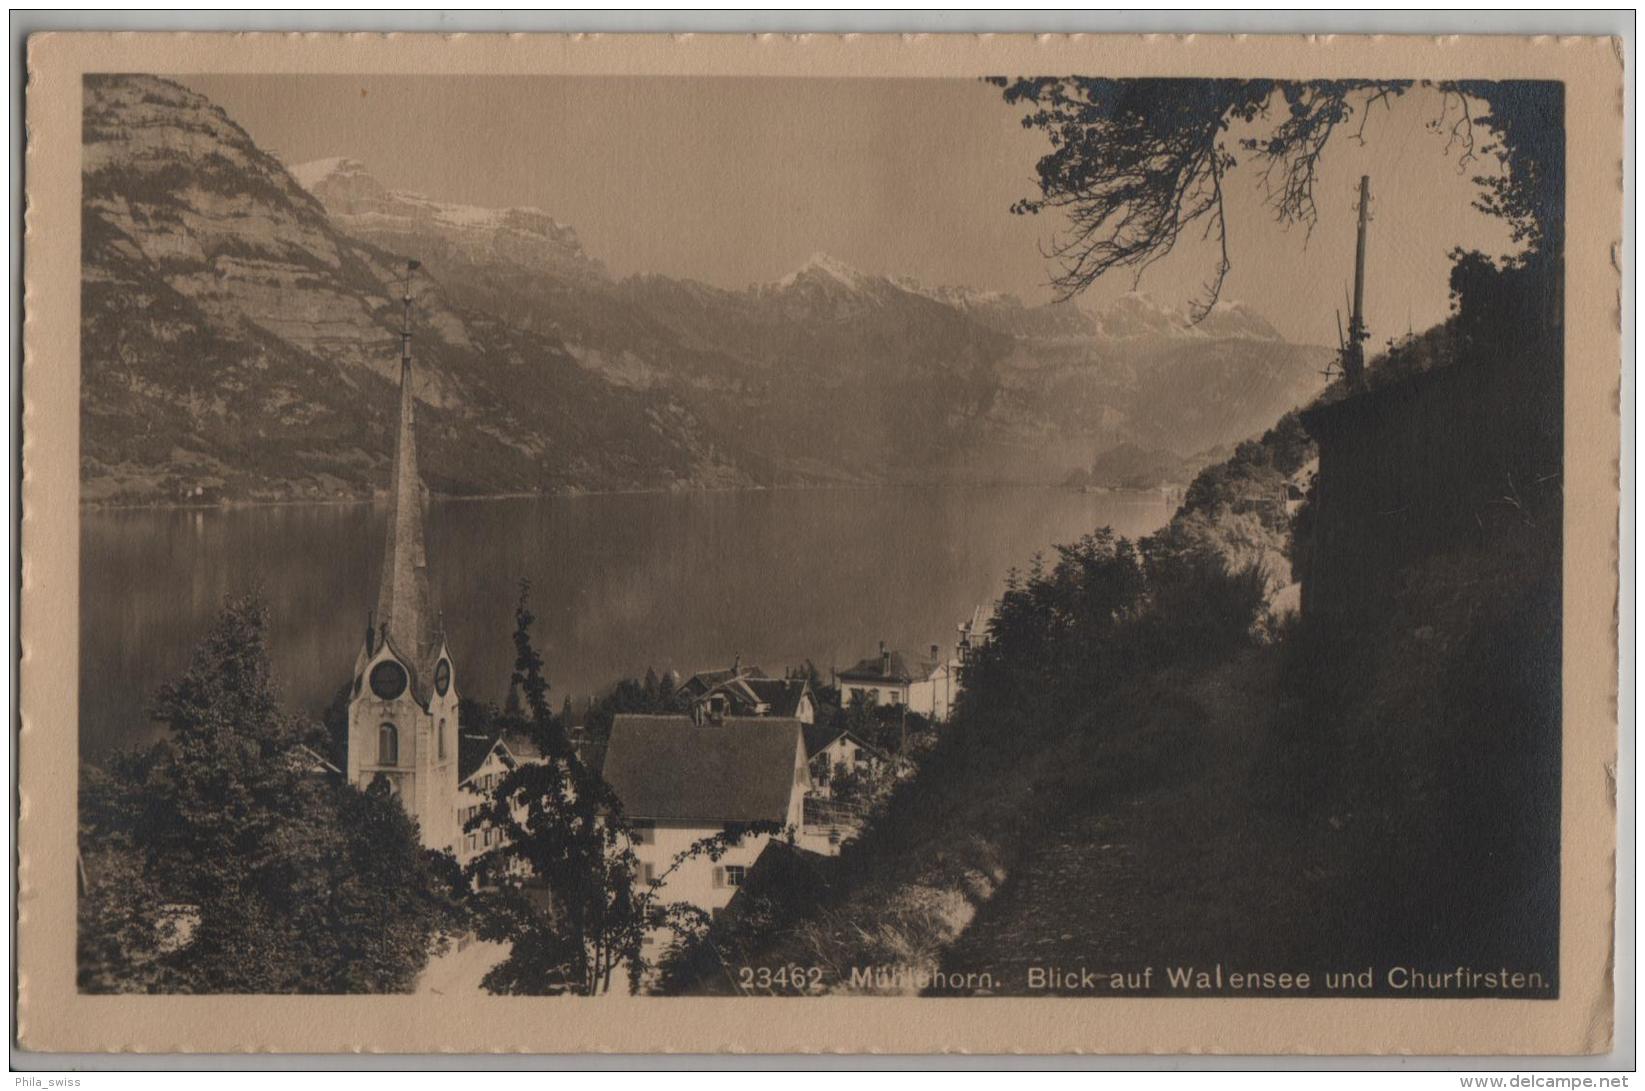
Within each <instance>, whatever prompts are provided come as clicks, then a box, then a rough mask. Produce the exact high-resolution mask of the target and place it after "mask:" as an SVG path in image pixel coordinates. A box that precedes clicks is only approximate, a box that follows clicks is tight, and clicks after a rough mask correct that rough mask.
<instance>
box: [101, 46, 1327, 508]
mask: <svg viewBox="0 0 1645 1091" xmlns="http://www.w3.org/2000/svg"><path fill="white" fill-rule="evenodd" d="M85 111H86V112H85V131H84V132H85V137H84V138H85V159H84V182H85V205H84V226H85V231H84V269H85V271H84V285H83V295H84V307H83V353H84V360H83V364H82V367H83V371H84V386H83V391H84V398H83V408H82V414H83V433H82V434H83V452H82V466H83V473H82V476H83V481H84V484H85V495H86V497H87V498H88V499H89V500H92V501H94V502H95V501H103V502H168V501H175V500H178V499H194V500H205V501H211V500H216V499H237V498H252V499H255V498H288V497H289V498H297V497H312V498H320V497H334V496H336V497H342V496H359V495H365V494H368V493H370V492H371V491H372V490H373V489H375V488H381V487H382V482H383V481H384V480H385V479H386V470H385V468H384V464H385V459H386V455H387V449H388V445H389V432H388V414H389V412H390V410H391V409H392V406H393V397H392V390H391V389H390V385H391V383H392V381H393V380H394V377H395V375H396V374H397V370H396V359H397V351H396V337H395V329H396V327H397V323H398V308H397V307H396V305H395V304H394V302H393V297H394V296H395V295H396V294H397V290H396V278H397V277H398V276H399V274H400V272H401V270H403V268H404V264H405V259H406V258H407V257H416V258H417V259H419V260H420V261H421V262H422V263H423V266H424V270H425V275H420V276H419V278H418V289H417V295H418V302H417V307H416V313H417V317H416V328H415V334H416V346H417V355H418V359H419V362H420V364H421V365H422V366H421V367H420V368H419V370H418V376H419V389H418V396H419V398H420V400H421V401H422V402H423V404H424V406H425V409H424V414H423V416H422V418H421V420H422V430H423V432H424V448H425V451H426V452H427V453H426V455H425V466H424V474H425V478H426V479H427V480H428V482H429V485H430V487H431V488H433V489H435V490H436V491H441V492H450V493H460V494H461V493H469V494H474V493H498V492H511V491H521V492H538V491H565V490H577V489H631V488H680V487H707V486H740V485H755V484H783V483H821V482H830V481H847V482H895V481H909V482H926V481H942V480H952V481H967V482H984V481H986V482H998V481H1028V482H1041V483H1051V482H1057V481H1061V480H1062V479H1063V478H1064V477H1066V476H1067V474H1068V473H1069V472H1070V471H1071V470H1074V469H1076V468H1082V467H1089V466H1091V465H1092V458H1093V456H1094V455H1096V454H1098V453H1100V452H1102V451H1104V450H1106V449H1109V448H1112V447H1114V446H1117V445H1119V444H1121V443H1134V444H1140V445H1143V446H1146V447H1149V448H1156V449H1161V450H1167V451H1171V452H1174V453H1176V454H1178V455H1181V456H1191V455H1193V454H1194V453H1195V452H1199V451H1203V450H1207V449H1210V448H1215V447H1218V446H1223V445H1227V444H1231V443H1233V442H1236V441H1238V440H1239V439H1242V438H1244V437H1246V436H1248V435H1250V434H1253V433H1254V432H1257V431H1260V430H1261V429H1262V427H1264V426H1265V425H1266V424H1267V423H1268V422H1270V421H1272V420H1273V419H1274V418H1275V417H1276V416H1278V415H1279V413H1281V412H1283V411H1284V410H1285V409H1287V408H1289V407H1291V406H1293V405H1295V404H1297V403H1298V402H1300V401H1303V400H1305V399H1306V398H1308V397H1310V396H1311V395H1312V394H1313V393H1314V392H1316V391H1317V389H1318V387H1319V385H1320V377H1319V375H1318V372H1319V370H1320V367H1321V364H1322V362H1323V360H1324V359H1325V357H1326V353H1325V350H1323V349H1319V348H1314V347H1308V346H1298V345H1292V344H1288V343H1287V342H1285V341H1284V340H1283V339H1281V338H1280V337H1279V336H1278V335H1277V334H1276V333H1275V332H1274V331H1273V329H1272V328H1271V327H1269V326H1268V325H1267V323H1266V322H1264V321H1263V320H1262V319H1261V318H1260V316H1257V315H1255V314H1253V313H1251V312H1249V311H1248V310H1246V309H1244V308H1241V307H1238V306H1223V307H1219V308H1218V309H1217V310H1216V311H1214V312H1213V313H1212V315H1211V316H1209V317H1208V318H1207V319H1206V320H1205V321H1204V322H1202V323H1200V324H1198V325H1191V324H1189V323H1188V321H1187V319H1186V318H1185V317H1184V316H1183V315H1182V314H1181V313H1180V312H1178V311H1176V310H1173V309H1172V308H1169V307H1164V306H1161V305H1159V304H1157V303H1155V302H1153V301H1152V300H1150V299H1148V298H1147V297H1146V296H1141V295H1132V296H1126V297H1123V298H1121V299H1119V300H1117V301H1115V302H1113V303H1112V304H1110V305H1108V306H1107V307H1105V308H1103V309H1102V310H1100V311H1098V312H1094V313H1093V312H1087V311H1086V310H1083V309H1081V308H1080V307H1077V306H1075V305H1073V304H1067V303H1064V304H1053V305H1048V306H1028V305H1025V304H1024V303H1022V302H1021V301H1020V300H1018V299H1015V298H1013V297H1011V296H1008V295H1003V294H1000V293H990V292H979V291H976V290H974V289H969V288H956V287H937V288H932V287H928V286H925V285H922V284H919V283H917V282H915V281H912V280H909V279H907V278H890V277H885V276H879V275H875V274H870V273H865V272H862V271H859V270H856V269H853V268H851V267H850V266H848V265H846V264H845V263H842V262H840V261H838V260H836V259H834V258H831V257H829V256H827V255H825V254H818V255H816V256H814V257H813V258H812V259H811V260H810V261H808V262H807V263H806V264H805V265H804V266H802V267H801V268H799V269H797V270H795V271H794V272H793V273H792V274H790V275H789V276H787V277H784V278H782V279H781V280H779V281H777V282H775V283H771V284H763V285H755V286H751V287H749V288H746V289H742V290H726V289H722V288H718V287H713V286H710V285H707V284H703V283H699V282H696V281H692V280H682V279H676V278H669V277H662V276H637V277H629V278H626V279H620V280H619V279H615V278H613V277H612V276H611V275H610V274H609V272H608V271H607V270H606V268H605V267H604V265H603V264H602V263H601V262H600V261H599V260H598V259H597V258H595V257H592V256H590V255H589V254H588V253H587V252H586V251H585V250H584V249H583V246H582V244H581V242H580V240H579V239H578V237H577V234H576V232H575V230H574V229H573V228H571V227H570V226H567V225H565V224H562V223H559V222H558V221H556V220H555V219H554V218H553V217H552V216H551V215H550V214H549V213H547V212H545V211H542V210H539V209H531V208H514V209H486V208H474V207H469V206H462V205H453V204H446V203H441V202H438V201H433V200H429V199H427V198H425V197H421V196H417V195H415V194H407V193H400V192H396V191H393V190H390V189H389V188H387V187H385V186H384V185H382V184H381V183H380V182H379V181H378V180H377V179H375V178H374V177H373V176H372V175H371V173H370V172H369V170H368V169H367V168H366V166H365V165H363V164H361V163H358V162H356V161H354V160H350V159H347V158H334V159H327V160H321V161H317V162H313V163H305V164H300V165H297V166H295V167H293V168H291V169H290V170H287V169H286V168H285V167H284V166H282V165H281V164H280V163H279V162H278V161H277V160H275V159H274V158H273V157H272V156H269V155H267V154H266V153H264V152H263V151H261V150H260V149H258V148H257V147H256V146H255V144H254V143H253V142H252V141H251V139H250V138H249V137H248V136H247V134H246V133H245V132H244V131H243V130H241V129H240V128H239V127H238V126H237V125H235V124H234V123H233V121H232V120H230V119H229V118H228V117H227V116H226V115H224V114H223V112H222V111H221V110H219V109H217V108H216V107H214V106H212V105H211V104H210V103H209V102H207V101H206V100H205V99H203V98H202V97H200V96H198V95H195V94H193V93H191V92H189V91H186V90H184V89H182V88H180V87H178V86H176V85H175V84H171V83H169V82H166V81H163V80H158V79H152V78H146V77H98V78H94V79H91V80H88V82H87V93H86V106H85Z"/></svg>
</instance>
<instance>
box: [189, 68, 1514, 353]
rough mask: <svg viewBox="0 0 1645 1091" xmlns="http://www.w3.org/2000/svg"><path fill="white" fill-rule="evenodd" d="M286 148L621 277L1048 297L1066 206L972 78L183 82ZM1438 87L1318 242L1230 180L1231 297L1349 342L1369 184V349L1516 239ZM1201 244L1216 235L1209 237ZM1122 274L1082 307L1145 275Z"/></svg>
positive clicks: (1184, 268)
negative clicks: (867, 279)
mask: <svg viewBox="0 0 1645 1091" xmlns="http://www.w3.org/2000/svg"><path fill="white" fill-rule="evenodd" d="M181 82H183V83H185V84H187V85H188V86H189V87H191V88H193V89H195V90H197V91H199V92H201V93H202V94H205V95H206V96H208V97H209V98H211V99H212V100H213V101H214V102H216V103H217V104H218V105H219V106H221V107H223V108H224V109H225V110H226V111H227V112H228V114H229V116H230V117H232V118H234V120H235V121H237V122H239V124H240V125H242V126H243V127H244V128H245V129H246V130H247V131H248V132H249V133H250V134H251V136H252V138H253V139H255V140H256V141H257V143H258V144H259V145H261V146H262V147H263V148H265V149H266V150H268V151H270V152H273V153H274V154H276V155H278V156H279V157H280V158H281V159H283V160H284V161H286V162H287V163H289V164H296V163H301V162H304V161H307V160H310V159H318V158H322V157H327V156H337V155H346V156H351V157H353V158H355V159H359V160H361V161H363V162H364V163H365V164H366V166H367V167H368V168H369V169H370V171H371V172H372V173H373V174H374V175H376V176H377V177H378V178H379V179H380V180H381V181H382V182H383V183H384V184H386V185H388V186H389V187H390V188H394V189H404V190H409V191H412V192H416V193H422V194H425V195H427V196H429V197H432V198H434V199H437V200H442V201H450V202H456V203H464V204H476V205H490V206H507V205H533V206H536V207H539V208H543V209H545V210H547V211H548V212H549V213H550V214H552V215H553V216H554V217H556V218H557V219H559V220H560V221H561V222H563V223H568V224H570V225H572V226H573V227H575V228H576V229H577V232H578V234H579V236H580V237H581V238H582V241H583V245H584V247H585V248H586V249H587V250H588V252H589V253H590V254H592V255H594V256H596V257H598V258H600V259H602V260H603V261H605V263H606V264H607V265H608V266H609V267H610V269H611V270H612V272H613V273H614V274H616V275H619V276H622V275H626V274H629V273H636V272H657V273H665V274H669V275H672V276H684V277H694V278H697V279H700V280H705V281H708V282H710V283H713V284H718V285H721V286H724V287H729V288H738V287H743V286H745V285H747V284H750V283H756V282H763V281H771V280H775V279H777V278H779V277H781V276H782V275H783V274H785V273H787V272H789V271H790V270H792V269H794V268H796V267H797V266H799V265H800V264H802V263H803V262H804V261H805V260H806V258H807V257H808V256H809V255H810V254H812V253H813V252H815V251H826V252H828V253H830V254H833V255H834V256H835V257H838V258H840V259H842V260H844V261H846V262H848V263H850V264H852V265H854V266H856V267H858V268H860V269H863V270H865V271H868V272H874V273H886V274H893V275H901V274H907V275H910V276H913V277H915V278H917V279H919V280H921V281H924V282H926V283H928V284H933V285H938V284H966V285H970V286H973V287H977V288H986V289H997V290H1002V291H1009V292H1014V293H1016V294H1018V295H1020V296H1022V297H1023V298H1024V299H1025V300H1028V301H1031V302H1040V301H1044V300H1047V299H1050V298H1051V297H1052V293H1051V291H1050V289H1049V288H1048V287H1047V282H1048V280H1049V276H1050V270H1049V267H1048V265H1047V263H1046V261H1045V259H1043V258H1042V257H1041V255H1040V246H1041V245H1042V244H1043V243H1047V242H1049V240H1050V238H1051V237H1052V236H1053V235H1054V234H1055V231H1056V229H1057V227H1058V221H1057V220H1055V219H1053V218H1051V217H1050V216H1049V215H1041V216H1037V217H1033V216H1029V217H1024V216H1013V215H1012V214H1011V213H1010V211H1009V209H1010V205H1011V203H1012V202H1013V201H1014V200H1016V199H1017V198H1019V197H1023V196H1028V195H1030V194H1032V193H1033V192H1034V163H1035V161H1036V160H1037V159H1038V157H1039V156H1040V155H1041V154H1043V152H1044V151H1045V150H1046V148H1047V145H1046V142H1045V138H1044V137H1043V136H1042V135H1041V134H1039V133H1037V132H1033V131H1029V130H1025V129H1023V128H1022V127H1021V125H1020V117H1021V110H1020V109H1018V108H1017V107H1012V106H1007V105H1006V104H1005V103H1004V102H1003V101H1002V100H1001V98H1000V94H999V91H998V90H997V89H995V88H993V87H989V86H987V85H984V84H981V83H977V82H974V81H970V80H929V79H928V80H909V79H898V80H870V79H861V80H848V79H778V78H723V79H687V78H655V77H653V78H638V79H633V78H597V77H564V78H562V77H452V76H413V77H348V76H255V77H239V76H202V77H187V78H184V79H182V80H181ZM1439 108H1440V102H1439V99H1438V96H1437V95H1434V94H1433V93H1431V92H1426V91H1421V90H1417V91H1413V92H1412V93H1411V94H1409V95H1407V96H1406V97H1405V98H1404V99H1403V100H1401V101H1400V102H1398V103H1397V104H1395V106H1394V107H1393V108H1392V109H1391V110H1384V109H1382V108H1380V107H1379V108H1378V109H1377V110H1376V111H1375V112H1374V113H1373V116H1372V117H1371V119H1370V121H1369V123H1368V124H1367V126H1366V129H1365V141H1364V144H1363V146H1361V145H1358V144H1356V143H1355V142H1354V141H1353V139H1352V135H1353V134H1352V132H1351V131H1348V132H1342V131H1339V133H1338V134H1337V135H1336V136H1335V137H1334V138H1333V142H1332V144H1331V146H1330V148H1329V149H1328V151H1327V153H1326V158H1325V160H1324V162H1323V166H1322V174H1321V179H1320V187H1319V193H1318V197H1319V204H1320V215H1321V218H1320V223H1319V225H1318V227H1317V228H1316V229H1315V230H1314V232H1313V235H1312V237H1311V238H1310V237H1308V236H1307V234H1306V233H1305V232H1304V231H1303V230H1302V229H1301V228H1291V229H1289V230H1286V229H1283V228H1281V227H1279V226H1278V225H1276V224H1275V223H1274V221H1273V216H1272V213H1271V212H1270V211H1269V210H1268V209H1267V208H1266V207H1264V204H1263V195H1262V192H1261V190H1260V188H1259V181H1260V180H1259V178H1258V174H1259V173H1260V172H1259V171H1257V170H1255V169H1253V168H1251V167H1248V166H1241V167H1240V168H1238V169H1237V170H1236V171H1235V173H1234V174H1233V176H1232V177H1231V179H1230V181H1229V184H1228V185H1227V186H1226V187H1225V189H1226V192H1227V199H1228V217H1229V245H1230V249H1231V256H1232V259H1233V263H1234V269H1233V272H1232V273H1231V274H1230V275H1229V278H1228V282H1227V284H1226V286H1225V288H1224V292H1223V298H1225V299H1230V300H1239V301H1242V302H1245V303H1248V304H1250V305H1252V306H1254V307H1255V308H1256V309H1257V310H1259V311H1260V312H1261V313H1263V314H1264V315H1266V316H1267V317H1268V319H1269V320H1270V321H1272V322H1273V323H1274V324H1275V325H1276V326H1277V327H1278V328H1279V329H1280V330H1281V331H1282V332H1283V333H1285V334H1286V335H1287V336H1289V337H1291V338H1293V339H1297V340H1305V341H1311V342H1315V343H1320V344H1335V342H1336V317H1335V312H1336V310H1337V308H1339V307H1340V305H1341V301H1342V297H1343V294H1344V288H1345V286H1346V285H1347V284H1348V283H1349V281H1350V279H1351V277H1352V274H1353V247H1354V201H1355V190H1356V187H1357V185H1358V181H1359V176H1360V175H1361V174H1369V175H1371V186H1372V193H1373V201H1372V211H1373V215H1374V221H1373V223H1372V226H1371V235H1370V245H1369V248H1368V254H1369V260H1368V276H1367V291H1366V299H1367V316H1368V324H1369V327H1370V329H1371V333H1372V344H1373V346H1377V345H1380V344H1381V343H1382V341H1383V340H1384V339H1385V338H1386V337H1388V336H1393V335H1395V334H1399V333H1403V332H1404V331H1405V329H1406V328H1407V325H1411V326H1414V327H1415V328H1416V329H1419V330H1420V329H1422V328H1424V327H1425V326H1427V325H1430V324H1432V323H1433V322H1435V321H1438V320H1439V319H1440V318H1442V317H1444V315H1445V313H1446V308H1447V292H1446V275H1447V271H1448V269H1449V266H1450V263H1449V261H1448V260H1447V258H1446V254H1447V252H1448V251H1449V250H1450V249H1451V248H1452V247H1454V246H1457V245H1463V246H1469V247H1477V248H1480V249H1483V250H1486V251H1488V252H1493V253H1494V252H1503V251H1506V250H1507V249H1508V247H1509V243H1508V237H1507V232H1506V230H1505V229H1504V228H1503V226H1502V224H1501V223H1500V222H1498V221H1495V220H1491V219H1489V218H1487V217H1485V216H1483V215H1481V214H1480V213H1478V212H1476V211H1474V210H1473V209H1472V208H1471V207H1470V202H1471V200H1472V198H1473V196H1474V194H1475V192H1476V189H1477V187H1476V186H1475V185H1474V184H1473V183H1472V181H1471V180H1470V178H1471V175H1473V174H1477V173H1479V172H1480V171H1481V170H1483V169H1486V168H1487V167H1488V166H1489V164H1481V163H1475V164H1473V165H1471V166H1470V167H1469V168H1468V169H1467V170H1459V166H1458V163H1457V160H1456V156H1455V154H1454V153H1451V154H1447V153H1446V151H1445V141H1444V139H1443V138H1442V137H1439V136H1436V135H1434V134H1433V133H1432V132H1430V131H1429V130H1428V129H1427V124H1428V123H1429V122H1431V121H1432V120H1433V119H1434V118H1435V117H1436V116H1437V114H1438V112H1439ZM1195 237H1196V239H1197V234H1196V236H1195ZM1212 257H1213V254H1212V251H1211V249H1210V248H1209V247H1208V246H1206V245H1204V244H1201V243H1198V242H1197V241H1196V242H1194V243H1184V244H1182V245H1179V247H1178V249H1177V251H1176V252H1175V253H1174V254H1173V255H1172V256H1171V257H1170V258H1168V259H1166V260H1165V261H1162V262H1160V263H1158V264H1156V265H1155V266H1154V267H1153V268H1152V269H1150V270H1149V271H1148V273H1147V274H1146V276H1145V277H1144V279H1143V282H1142V284H1141V288H1142V290H1143V291H1145V292H1148V293H1149V294H1150V295H1153V296H1155V297H1157V298H1159V299H1161V300H1163V301H1166V302H1170V303H1173V304H1177V305H1181V304H1184V303H1186V302H1187V301H1189V300H1190V299H1191V298H1193V297H1194V296H1195V295H1196V294H1197V292H1198V289H1199V285H1200V284H1202V283H1203V282H1204V280H1205V278H1206V277H1207V276H1208V275H1209V272H1210V270H1211V268H1212ZM1130 287H1131V284H1130V278H1129V276H1127V275H1125V274H1123V273H1120V274H1116V275H1115V276H1114V277H1113V278H1112V280H1111V281H1107V282H1105V283H1103V284H1100V285H1098V286H1097V287H1096V288H1093V289H1092V290H1091V291H1090V292H1088V293H1087V294H1086V296H1085V297H1084V299H1083V301H1084V302H1086V303H1088V304H1098V303H1100V302H1101V301H1102V300H1103V299H1104V298H1107V297H1109V296H1112V295H1114V294H1117V293H1119V292H1123V291H1126V290H1128V289H1129V288H1130Z"/></svg>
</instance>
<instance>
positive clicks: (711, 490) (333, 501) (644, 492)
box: [79, 481, 1185, 515]
mask: <svg viewBox="0 0 1645 1091" xmlns="http://www.w3.org/2000/svg"><path fill="white" fill-rule="evenodd" d="M953 488H960V489H1044V490H1048V491H1056V492H1069V493H1073V494H1076V495H1079V494H1084V495H1093V496H1137V497H1142V496H1157V497H1159V498H1160V499H1161V500H1163V501H1166V502H1170V500H1171V495H1170V493H1168V492H1167V490H1166V487H1164V486H1162V487H1157V488H1151V489H1137V488H1126V487H1123V486H1119V485H1113V486H1107V485H1103V486H1094V487H1090V488H1083V487H1082V488H1073V487H1070V486H1067V485H1062V484H1058V483H1055V482H1020V481H911V482H885V481H878V482H838V483H832V484H818V485H728V486H719V487H711V486H701V487H694V488H687V489H670V488H637V489H574V490H566V491H563V492H499V493H465V494H446V493H430V494H428V499H429V500H430V501H437V502H439V503H489V502H495V501H499V500H574V499H579V498H582V497H604V496H678V495H684V494H691V493H701V494H718V493H740V492H823V491H830V490H833V491H840V490H848V489H859V490H869V489H953ZM1183 488H1185V486H1181V485H1176V486H1170V489H1171V490H1172V491H1173V492H1177V493H1180V492H1181V491H1182V489H1183ZM385 498H386V497H385V495H384V494H381V493H379V494H375V495H373V496H369V497H364V496H349V497H318V498H315V497H292V498H289V499H269V500H224V501H218V502H215V503H188V502H166V503H160V502H155V503H110V502H106V501H98V500H81V501H80V502H79V508H80V512H81V514H82V515H84V514H85V513H87V512H133V511H152V512H162V511H198V512H207V511H212V512H223V511H242V510H247V509H251V508H279V507H350V506H356V505H365V506H368V507H370V506H375V505H377V504H380V503H382V502H383V501H384V500H385Z"/></svg>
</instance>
